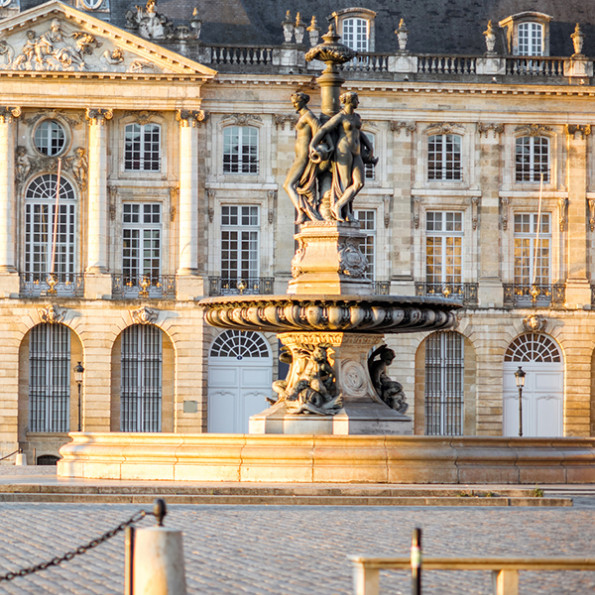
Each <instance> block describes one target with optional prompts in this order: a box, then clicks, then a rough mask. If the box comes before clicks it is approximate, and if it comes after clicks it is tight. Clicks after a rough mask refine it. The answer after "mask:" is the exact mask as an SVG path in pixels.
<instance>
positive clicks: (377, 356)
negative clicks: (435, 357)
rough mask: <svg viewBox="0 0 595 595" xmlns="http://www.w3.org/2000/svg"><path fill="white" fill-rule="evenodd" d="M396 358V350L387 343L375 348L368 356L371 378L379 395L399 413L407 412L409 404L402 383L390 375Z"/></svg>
mask: <svg viewBox="0 0 595 595" xmlns="http://www.w3.org/2000/svg"><path fill="white" fill-rule="evenodd" d="M394 359H395V352H394V351H393V350H392V349H390V348H389V347H388V346H387V345H381V346H380V347H378V348H377V349H375V350H374V351H373V352H372V354H371V355H370V357H369V358H368V370H369V371H370V378H371V379H372V384H373V385H374V389H375V390H376V393H377V394H378V396H379V397H380V398H381V399H382V400H383V401H384V402H385V403H386V404H387V405H388V406H389V407H390V408H391V409H394V410H395V411H397V412H398V413H405V411H407V407H408V404H407V402H406V400H405V393H404V392H403V386H402V385H401V383H399V382H397V381H396V380H393V379H392V378H391V377H390V376H389V375H388V367H389V366H390V365H391V364H392V362H393V360H394Z"/></svg>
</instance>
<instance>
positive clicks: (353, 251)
mask: <svg viewBox="0 0 595 595" xmlns="http://www.w3.org/2000/svg"><path fill="white" fill-rule="evenodd" d="M367 269H368V259H367V258H366V257H365V256H364V255H363V254H362V252H361V250H360V249H359V246H358V244H357V242H356V241H355V240H354V239H353V238H349V239H347V240H345V241H344V242H341V244H339V273H341V274H342V275H347V276H348V277H353V278H354V279H359V278H361V277H363V276H364V275H365V274H366V270H367Z"/></svg>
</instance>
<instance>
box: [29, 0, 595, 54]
mask: <svg viewBox="0 0 595 595" xmlns="http://www.w3.org/2000/svg"><path fill="white" fill-rule="evenodd" d="M145 1H146V0H110V5H111V15H109V16H107V15H106V16H105V17H102V16H101V15H100V14H96V15H95V16H99V17H100V18H106V20H109V21H110V22H111V23H113V24H114V25H117V26H120V27H122V28H124V27H125V23H126V20H125V14H126V11H127V10H129V9H131V8H132V9H133V8H134V5H135V4H140V5H143V4H144V3H145ZM38 4H42V2H41V1H39V0H21V8H22V10H25V9H27V8H30V7H32V6H37V5H38ZM195 7H197V8H198V14H199V17H200V18H201V20H202V21H203V26H202V34H201V41H202V42H204V43H207V44H245V45H280V44H281V43H282V41H283V34H282V27H281V22H282V21H283V20H284V17H285V12H286V11H287V10H290V11H291V13H292V16H295V13H296V12H297V11H299V12H300V13H301V15H302V20H303V21H304V22H305V23H309V21H310V19H311V17H312V15H316V17H317V20H318V25H319V27H320V28H321V30H322V32H324V31H325V30H326V29H327V27H328V20H327V18H328V17H329V16H330V15H331V13H332V12H333V11H337V10H342V9H345V8H355V7H362V8H368V9H370V10H373V11H375V12H376V19H375V28H376V48H375V49H376V51H378V52H393V51H394V50H396V48H397V47H398V46H397V41H396V37H395V34H394V30H395V28H396V26H397V24H398V22H399V19H400V18H404V19H405V22H406V24H407V28H408V30H409V44H408V49H409V50H411V51H412V52H414V53H434V54H440V53H445V54H448V53H450V54H474V55H478V54H483V53H484V52H485V42H484V36H483V31H484V30H485V28H486V25H487V22H488V21H489V20H492V22H493V24H494V25H497V23H498V21H499V20H501V19H503V18H505V17H507V16H510V15H513V14H518V13H520V12H524V11H536V12H542V13H545V14H548V15H550V16H551V17H553V18H552V21H551V24H550V36H551V38H550V54H551V55H552V56H569V55H570V54H572V53H573V49H572V42H571V39H570V35H571V33H572V32H573V30H574V26H575V23H576V22H579V23H580V24H581V29H582V31H583V33H584V34H585V44H584V49H583V52H584V53H585V54H587V55H589V56H594V55H595V0H158V4H157V11H158V12H159V13H161V14H164V15H166V16H167V17H169V18H170V19H171V20H172V21H173V22H174V23H175V24H176V25H180V24H188V23H189V21H190V18H191V15H192V11H193V9H194V8H195ZM504 47H505V46H504V33H503V31H499V39H498V43H497V46H496V49H497V51H498V52H499V53H501V54H504V53H506V52H505V49H504Z"/></svg>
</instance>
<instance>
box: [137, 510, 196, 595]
mask: <svg viewBox="0 0 595 595" xmlns="http://www.w3.org/2000/svg"><path fill="white" fill-rule="evenodd" d="M154 514H155V517H156V518H157V526H156V527H149V528H147V529H135V530H134V531H133V532H131V533H130V534H129V535H127V537H126V541H127V547H128V546H130V552H131V556H130V559H131V562H132V563H131V565H130V567H128V566H127V576H126V592H127V593H129V594H130V595H186V575H185V571H184V548H183V545H182V532H181V531H175V530H173V529H166V528H165V527H164V526H163V517H164V516H165V515H166V507H165V501H164V500H161V499H158V500H155V506H154Z"/></svg>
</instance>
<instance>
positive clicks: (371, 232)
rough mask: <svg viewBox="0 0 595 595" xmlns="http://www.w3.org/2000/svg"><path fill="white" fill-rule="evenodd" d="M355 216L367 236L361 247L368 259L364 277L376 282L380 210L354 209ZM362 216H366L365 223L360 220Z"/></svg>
mask: <svg viewBox="0 0 595 595" xmlns="http://www.w3.org/2000/svg"><path fill="white" fill-rule="evenodd" d="M354 215H355V217H356V219H357V220H358V221H359V222H360V230H361V231H363V232H364V233H365V234H366V238H365V239H364V241H363V242H362V243H361V245H360V250H361V252H362V254H363V255H364V256H365V257H366V258H367V259H368V269H367V270H366V273H365V275H364V277H365V278H366V279H368V280H370V281H372V282H374V281H376V278H377V276H378V275H377V273H378V271H377V270H376V261H377V258H378V256H377V252H378V209H374V208H370V207H363V206H362V207H361V208H357V209H354ZM360 215H364V217H365V219H364V221H362V219H360ZM369 215H371V217H369ZM366 224H371V227H370V226H366Z"/></svg>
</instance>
